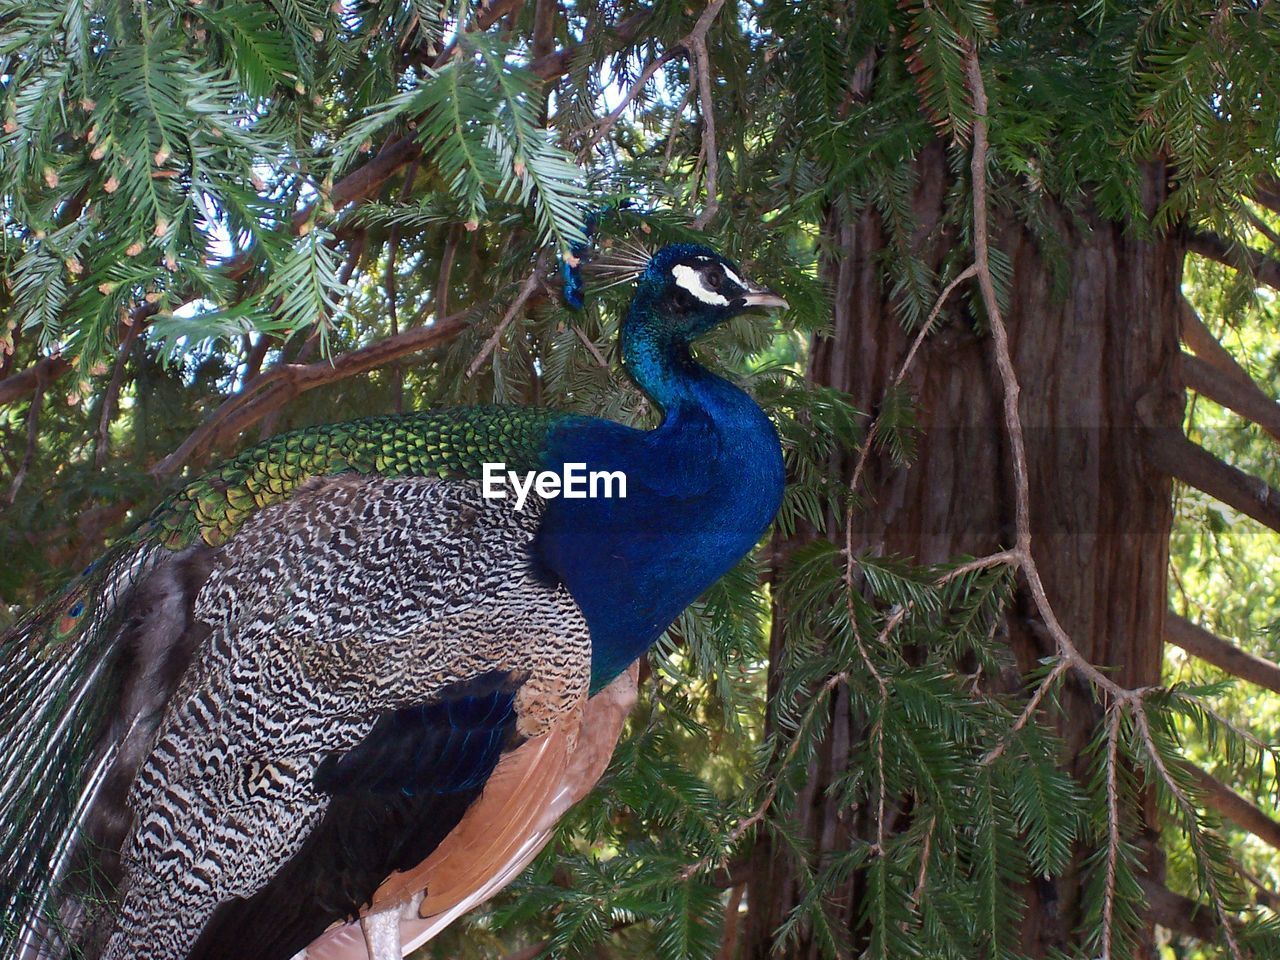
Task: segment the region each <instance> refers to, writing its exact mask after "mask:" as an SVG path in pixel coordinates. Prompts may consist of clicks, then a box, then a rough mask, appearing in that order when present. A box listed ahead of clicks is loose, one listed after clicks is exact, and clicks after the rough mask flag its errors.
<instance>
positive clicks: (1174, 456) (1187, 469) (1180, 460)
mask: <svg viewBox="0 0 1280 960" xmlns="http://www.w3.org/2000/svg"><path fill="white" fill-rule="evenodd" d="M1146 452H1147V455H1148V456H1149V457H1150V458H1151V461H1152V463H1153V464H1154V465H1155V466H1156V467H1158V468H1159V469H1160V470H1162V471H1164V472H1165V473H1167V474H1169V475H1170V476H1173V477H1177V478H1178V479H1179V480H1181V481H1182V482H1183V483H1186V484H1187V485H1189V486H1192V487H1195V488H1196V489H1197V490H1200V491H1202V492H1204V493H1207V494H1208V495H1209V496H1211V497H1213V498H1214V499H1215V500H1220V501H1221V502H1223V503H1225V504H1226V505H1227V506H1229V507H1234V508H1235V509H1237V510H1239V511H1240V512H1241V513H1243V514H1245V515H1246V516H1248V517H1252V518H1253V519H1254V520H1257V521H1258V522H1259V523H1261V524H1263V525H1264V526H1267V527H1270V528H1271V529H1272V530H1277V531H1280V490H1276V489H1275V488H1274V487H1272V486H1270V485H1269V484H1267V483H1266V482H1265V481H1263V480H1260V479H1258V478H1257V477H1254V476H1251V475H1249V474H1247V473H1245V472H1244V471H1243V470H1239V469H1237V468H1236V467H1233V466H1231V465H1230V464H1228V463H1223V462H1222V461H1221V460H1219V459H1218V458H1217V457H1215V456H1214V455H1213V454H1211V453H1209V452H1208V451H1207V450H1205V449H1204V448H1203V447H1201V446H1198V445H1197V444H1194V443H1192V442H1191V441H1190V440H1188V439H1187V438H1186V437H1184V436H1183V435H1182V434H1181V433H1170V432H1167V431H1153V433H1152V435H1151V437H1150V438H1149V439H1148V441H1147V447H1146Z"/></svg>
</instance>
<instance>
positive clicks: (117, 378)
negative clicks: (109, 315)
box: [93, 323, 142, 467]
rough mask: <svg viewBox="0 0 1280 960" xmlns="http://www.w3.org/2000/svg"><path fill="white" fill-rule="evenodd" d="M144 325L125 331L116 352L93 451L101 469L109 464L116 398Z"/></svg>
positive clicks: (94, 460) (104, 395) (137, 325)
mask: <svg viewBox="0 0 1280 960" xmlns="http://www.w3.org/2000/svg"><path fill="white" fill-rule="evenodd" d="M141 329H142V324H140V323H131V324H129V327H128V329H127V330H125V334H124V339H123V340H122V341H121V342H120V349H119V350H117V351H116V362H115V364H113V366H112V369H111V382H110V383H108V384H107V392H106V393H105V394H103V397H102V414H101V416H100V417H99V418H98V440H97V443H96V444H95V449H94V451H93V462H94V465H95V466H97V467H101V466H102V465H103V464H104V463H106V462H107V453H108V452H109V451H110V448H111V420H112V418H113V417H114V416H115V409H116V398H117V397H119V396H120V386H121V384H122V383H123V382H124V368H125V366H126V365H127V364H128V361H129V354H130V353H132V352H133V345H134V343H135V342H136V341H137V339H138V331H139V330H141Z"/></svg>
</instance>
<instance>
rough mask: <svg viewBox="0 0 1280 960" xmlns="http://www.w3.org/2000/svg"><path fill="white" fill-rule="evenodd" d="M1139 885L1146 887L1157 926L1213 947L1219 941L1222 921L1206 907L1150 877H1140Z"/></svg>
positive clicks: (1147, 910)
mask: <svg viewBox="0 0 1280 960" xmlns="http://www.w3.org/2000/svg"><path fill="white" fill-rule="evenodd" d="M1138 883H1140V884H1141V885H1142V893H1143V896H1144V897H1145V898H1146V901H1147V909H1146V914H1147V917H1148V918H1150V919H1151V920H1152V921H1153V922H1155V923H1158V924H1160V926H1162V927H1165V928H1166V929H1169V930H1172V931H1173V932H1174V933H1180V934H1182V935H1183V936H1184V937H1192V938H1194V939H1196V940H1200V941H1202V942H1203V943H1212V942H1213V941H1215V940H1217V939H1218V931H1219V926H1218V920H1217V918H1216V917H1215V916H1214V915H1213V911H1212V910H1209V909H1207V908H1206V907H1205V906H1204V904H1202V903H1197V902H1196V901H1195V900H1192V899H1191V898H1190V897H1184V896H1182V894H1180V893H1174V892H1173V891H1172V890H1170V889H1169V888H1168V887H1166V886H1165V885H1164V884H1162V883H1157V882H1156V881H1154V880H1152V879H1151V878H1149V877H1146V876H1140V877H1139V878H1138Z"/></svg>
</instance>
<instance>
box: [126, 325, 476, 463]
mask: <svg viewBox="0 0 1280 960" xmlns="http://www.w3.org/2000/svg"><path fill="white" fill-rule="evenodd" d="M476 309H479V308H476ZM472 312H473V311H471V310H464V311H462V312H460V313H456V314H454V315H453V316H451V317H444V318H442V319H439V320H436V321H435V322H434V323H431V324H424V325H422V326H417V327H413V328H411V329H409V330H406V331H404V332H403V333H401V334H400V335H399V336H398V337H387V338H385V339H382V340H379V341H378V342H377V343H372V344H370V345H369V346H367V347H361V348H360V349H358V350H352V351H351V352H350V353H345V354H343V355H342V356H340V357H335V358H332V359H331V360H321V361H318V362H316V363H310V364H288V365H285V366H280V367H275V368H273V369H272V370H271V371H270V372H268V373H266V374H263V375H262V376H260V377H259V378H258V379H257V380H256V381H254V382H253V383H252V384H246V386H245V389H244V390H243V391H241V392H240V393H238V394H236V395H235V396H233V397H229V398H227V400H225V401H224V402H223V403H222V405H221V406H220V407H218V409H217V410H216V411H214V413H213V415H212V416H211V417H210V418H209V419H208V420H206V421H205V422H204V423H203V424H202V425H201V426H200V427H199V428H198V429H197V430H196V431H195V432H193V433H192V434H191V435H190V436H188V437H187V439H186V440H184V441H183V442H182V443H181V444H180V445H179V446H178V448H177V449H176V450H174V451H173V453H171V454H169V455H168V456H167V457H165V458H164V459H163V460H161V461H160V462H159V463H157V464H156V465H155V466H153V467H152V468H151V470H150V471H149V472H150V473H151V475H152V476H155V477H165V476H169V475H170V474H173V473H175V472H177V471H178V470H179V469H180V468H181V467H182V465H183V464H185V463H186V462H187V461H188V460H190V459H191V458H192V457H193V456H195V455H196V454H198V453H202V452H204V451H206V450H210V449H213V448H215V447H217V446H219V445H220V444H221V443H223V442H228V441H229V440H231V439H232V438H234V437H237V436H239V434H240V433H241V432H242V431H244V430H246V429H247V428H249V427H251V426H252V425H253V424H254V423H256V422H258V420H260V419H262V418H263V417H265V416H266V415H267V414H268V413H270V412H271V411H272V410H278V409H279V408H280V407H282V406H284V405H285V404H286V403H288V402H289V401H290V400H292V399H294V397H297V396H298V395H299V394H302V393H305V392H306V391H308V390H314V389H315V388H316V387H320V386H323V385H325V384H327V383H335V382H337V381H339V380H346V379H347V378H349V377H354V376H356V375H357V374H361V373H367V372H368V371H370V370H376V369H378V368H379V367H382V366H385V365H387V364H389V363H391V362H393V361H395V360H398V359H399V358H400V357H404V356H407V355H409V354H411V353H418V352H420V351H422V350H427V349H430V348H431V347H437V346H439V345H441V344H442V343H447V342H448V341H449V340H452V339H453V338H454V337H456V336H457V335H458V334H459V333H461V332H462V331H463V330H465V329H466V328H467V325H468V324H467V321H468V319H469V318H470V316H471V315H472Z"/></svg>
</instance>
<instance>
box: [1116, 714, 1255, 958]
mask: <svg viewBox="0 0 1280 960" xmlns="http://www.w3.org/2000/svg"><path fill="white" fill-rule="evenodd" d="M1133 720H1134V725H1135V727H1136V729H1137V731H1138V736H1139V737H1141V738H1142V744H1143V747H1144V748H1145V750H1146V752H1147V757H1148V758H1149V759H1150V760H1151V765H1152V767H1154V768H1155V771H1156V773H1157V774H1158V775H1159V777H1160V779H1161V781H1163V783H1164V785H1165V787H1166V788H1167V789H1168V790H1169V793H1170V794H1171V795H1172V796H1173V799H1174V802H1175V803H1176V804H1177V805H1178V808H1179V810H1181V811H1182V816H1183V818H1184V819H1185V820H1186V823H1187V839H1188V840H1189V841H1190V843H1191V849H1192V850H1193V851H1195V854H1196V857H1197V859H1199V860H1200V862H1201V863H1207V862H1208V861H1209V859H1210V857H1209V855H1208V851H1207V850H1205V849H1204V840H1203V838H1202V837H1201V836H1200V830H1199V828H1198V827H1197V826H1196V819H1197V813H1196V808H1195V804H1193V803H1192V802H1191V798H1190V797H1188V796H1187V795H1186V793H1185V792H1184V791H1183V789H1182V788H1181V787H1180V786H1178V782H1177V781H1176V780H1175V779H1174V778H1173V775H1172V774H1171V773H1170V772H1169V768H1168V767H1166V766H1165V763H1164V759H1163V758H1162V757H1161V756H1160V751H1159V749H1158V748H1157V747H1156V742H1155V738H1154V737H1153V736H1152V734H1151V726H1150V725H1149V724H1148V723H1147V711H1146V710H1145V709H1144V707H1143V705H1142V704H1141V702H1139V703H1137V704H1136V705H1135V706H1134V709H1133ZM1203 875H1204V880H1205V885H1206V886H1207V887H1208V893H1209V900H1210V902H1211V903H1212V904H1213V909H1214V912H1215V913H1217V915H1218V922H1219V924H1220V925H1221V929H1222V937H1223V939H1224V940H1226V941H1227V948H1228V949H1229V950H1230V951H1231V956H1232V958H1233V960H1243V958H1242V956H1241V953H1240V945H1239V944H1238V943H1236V937H1235V932H1234V930H1233V928H1232V924H1231V918H1230V917H1229V916H1227V910H1226V907H1225V906H1224V904H1223V901H1222V893H1221V891H1220V890H1219V889H1218V881H1217V878H1216V877H1215V876H1214V874H1213V870H1212V869H1210V868H1208V867H1206V868H1205V869H1204V870H1203Z"/></svg>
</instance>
